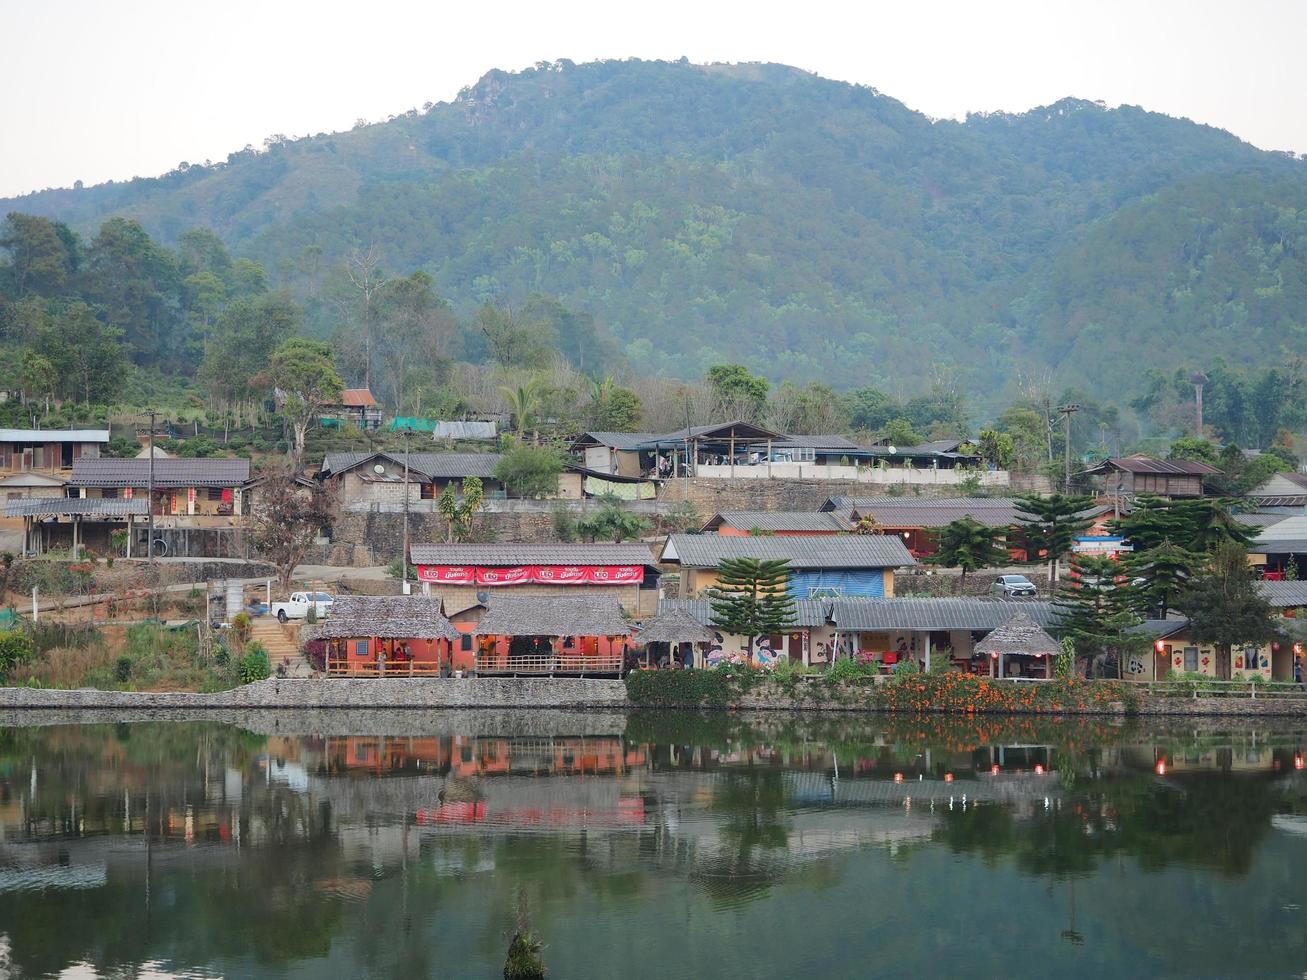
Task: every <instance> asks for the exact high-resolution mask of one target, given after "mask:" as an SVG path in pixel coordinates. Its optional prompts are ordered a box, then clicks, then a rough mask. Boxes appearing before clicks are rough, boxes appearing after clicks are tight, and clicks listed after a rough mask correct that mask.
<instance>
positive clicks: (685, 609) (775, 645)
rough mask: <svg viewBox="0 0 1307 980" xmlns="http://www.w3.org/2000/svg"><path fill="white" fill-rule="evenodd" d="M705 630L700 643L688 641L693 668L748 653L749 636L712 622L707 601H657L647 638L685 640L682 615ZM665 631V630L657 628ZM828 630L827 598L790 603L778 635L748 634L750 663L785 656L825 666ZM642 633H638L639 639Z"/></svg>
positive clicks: (828, 655) (830, 635)
mask: <svg viewBox="0 0 1307 980" xmlns="http://www.w3.org/2000/svg"><path fill="white" fill-rule="evenodd" d="M687 618H688V619H689V620H692V621H693V622H694V623H696V624H698V625H699V626H700V627H701V628H702V629H704V630H707V633H708V635H707V639H706V641H705V642H702V643H701V642H699V641H697V640H696V641H693V649H692V651H691V652H692V653H693V656H694V663H693V666H695V667H713V666H716V665H717V664H719V663H721V662H722V661H723V660H726V659H730V658H735V659H743V658H745V657H746V656H747V654H748V651H749V638H748V637H745V636H737V635H735V634H733V633H727V632H726V631H725V630H722V629H720V628H718V627H716V626H714V625H713V611H712V602H711V601H710V600H708V599H663V600H662V601H660V602H659V603H658V615H657V616H656V617H654V619H653V621H652V622H651V624H650V627H649V629H650V642H658V641H659V640H660V639H663V638H665V637H670V636H673V635H682V636H683V639H682V642H683V643H685V642H690V640H689V635H690V634H688V633H683V632H682V630H683V627H682V626H681V625H680V624H683V623H684V621H685V620H686V619H687ZM661 630H666V631H667V632H666V633H663V632H661ZM833 637H834V631H833V630H832V629H831V626H830V601H829V600H826V599H799V600H796V601H795V603H794V618H793V620H792V622H791V626H790V628H789V629H788V630H787V631H786V632H784V633H772V634H768V635H765V636H755V637H754V638H753V647H752V652H753V660H754V662H755V663H770V662H772V661H773V660H775V659H777V658H780V657H786V658H788V659H789V660H791V661H793V662H794V663H801V664H803V665H804V666H811V665H823V664H829V663H830V660H831V651H832V650H833V649H834V647H833V645H832V640H833ZM643 638H644V634H643V633H642V634H641V641H642V642H643ZM683 652H684V651H683Z"/></svg>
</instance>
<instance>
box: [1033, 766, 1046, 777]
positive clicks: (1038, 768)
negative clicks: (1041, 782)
mask: <svg viewBox="0 0 1307 980" xmlns="http://www.w3.org/2000/svg"><path fill="white" fill-rule="evenodd" d="M1035 775H1036V776H1042V775H1044V767H1043V766H1039V765H1037V766H1035Z"/></svg>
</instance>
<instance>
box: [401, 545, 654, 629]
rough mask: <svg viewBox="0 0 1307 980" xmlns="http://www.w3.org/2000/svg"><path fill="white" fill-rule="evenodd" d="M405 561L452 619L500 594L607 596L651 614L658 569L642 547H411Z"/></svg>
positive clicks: (634, 612) (631, 609)
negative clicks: (434, 591)
mask: <svg viewBox="0 0 1307 980" xmlns="http://www.w3.org/2000/svg"><path fill="white" fill-rule="evenodd" d="M409 559H410V561H411V562H412V563H413V565H415V566H416V567H417V573H418V581H419V582H421V583H422V587H423V589H424V590H425V591H430V590H431V589H433V588H434V589H438V590H439V592H440V594H441V595H442V596H443V597H444V600H445V609H446V611H447V612H449V613H450V614H453V613H454V612H457V611H460V610H462V609H465V608H468V607H470V606H473V605H476V604H477V603H481V604H483V605H484V604H486V603H487V602H488V600H489V599H491V598H493V597H494V596H495V595H498V594H500V593H501V592H503V591H509V592H511V593H512V594H513V595H524V596H574V595H592V596H611V597H613V598H615V599H616V600H617V601H618V602H619V603H620V605H621V606H622V607H623V608H624V609H626V610H627V611H628V612H630V613H631V614H632V615H648V614H651V613H652V612H653V611H654V609H655V607H656V605H657V601H658V580H659V575H660V572H659V569H658V565H657V562H656V561H655V560H654V556H653V553H652V552H651V551H650V550H649V547H648V545H645V544H641V543H640V542H638V541H637V542H625V543H622V544H612V543H603V542H599V543H595V544H580V543H565V542H555V543H549V544H519V543H504V544H499V543H495V544H465V543H464V544H441V543H414V544H413V545H412V546H411V547H410V548H409Z"/></svg>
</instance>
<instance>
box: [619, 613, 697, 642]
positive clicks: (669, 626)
mask: <svg viewBox="0 0 1307 980" xmlns="http://www.w3.org/2000/svg"><path fill="white" fill-rule="evenodd" d="M712 640H713V631H712V630H710V629H708V627H706V626H704V625H703V624H702V623H700V622H699V621H698V620H697V619H695V618H694V617H693V616H691V615H690V614H689V612H687V611H686V610H685V609H682V608H676V607H673V608H670V609H662V610H659V612H658V615H656V616H654V618H653V619H651V620H649V623H648V624H647V625H646V626H645V628H644V629H643V630H641V631H640V633H639V635H638V636H637V637H635V640H634V642H636V643H639V644H641V645H645V644H649V643H711V642H712Z"/></svg>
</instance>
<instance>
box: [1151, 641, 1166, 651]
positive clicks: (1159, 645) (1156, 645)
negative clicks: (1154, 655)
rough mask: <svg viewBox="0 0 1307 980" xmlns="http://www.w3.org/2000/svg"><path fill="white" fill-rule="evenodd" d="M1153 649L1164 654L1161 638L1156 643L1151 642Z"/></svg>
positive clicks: (1163, 644) (1164, 646) (1164, 647)
mask: <svg viewBox="0 0 1307 980" xmlns="http://www.w3.org/2000/svg"><path fill="white" fill-rule="evenodd" d="M1153 649H1154V650H1156V651H1157V652H1158V653H1159V654H1165V653H1166V644H1165V643H1163V642H1162V641H1161V640H1158V641H1157V642H1156V643H1154V644H1153Z"/></svg>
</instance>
